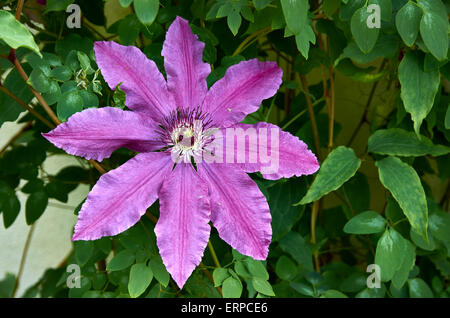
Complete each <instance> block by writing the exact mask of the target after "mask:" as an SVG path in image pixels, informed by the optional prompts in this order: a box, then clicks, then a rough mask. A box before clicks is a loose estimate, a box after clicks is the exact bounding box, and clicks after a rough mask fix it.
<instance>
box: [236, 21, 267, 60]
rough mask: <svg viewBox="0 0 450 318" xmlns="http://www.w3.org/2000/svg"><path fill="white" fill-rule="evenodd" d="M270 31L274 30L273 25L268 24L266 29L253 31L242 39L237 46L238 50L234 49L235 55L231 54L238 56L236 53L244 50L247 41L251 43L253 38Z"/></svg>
mask: <svg viewBox="0 0 450 318" xmlns="http://www.w3.org/2000/svg"><path fill="white" fill-rule="evenodd" d="M270 31H272V27H270V26H268V27H267V28H264V29H261V30H258V31H256V32H253V33H252V34H250V35H249V36H248V37H246V38H245V39H244V41H242V43H241V44H239V46H238V47H237V48H236V50H235V51H234V53H233V55H231V56H236V55H238V54H239V53H241V51H242V50H243V48H244V47H245V45H246V44H247V43H249V42H250V41H251V40H252V39H254V38H256V37H258V36H259V35H261V34H264V33H266V32H267V33H268V32H270Z"/></svg>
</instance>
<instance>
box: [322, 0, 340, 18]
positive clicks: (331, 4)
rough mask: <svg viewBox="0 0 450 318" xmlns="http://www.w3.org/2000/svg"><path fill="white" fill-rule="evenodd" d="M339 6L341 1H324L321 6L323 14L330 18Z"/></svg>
mask: <svg viewBox="0 0 450 318" xmlns="http://www.w3.org/2000/svg"><path fill="white" fill-rule="evenodd" d="M340 6H341V0H324V1H323V4H322V9H323V13H325V15H326V16H327V17H331V16H332V15H333V14H334V13H335V12H336V10H337V9H339V7H340Z"/></svg>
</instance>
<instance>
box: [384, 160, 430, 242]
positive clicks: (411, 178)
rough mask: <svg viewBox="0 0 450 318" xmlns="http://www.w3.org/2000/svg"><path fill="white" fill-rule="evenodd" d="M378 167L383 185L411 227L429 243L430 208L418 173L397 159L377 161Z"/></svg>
mask: <svg viewBox="0 0 450 318" xmlns="http://www.w3.org/2000/svg"><path fill="white" fill-rule="evenodd" d="M376 166H377V167H378V172H379V175H380V181H381V183H382V184H383V185H384V187H385V188H386V189H388V190H389V191H390V192H391V193H392V196H393V197H394V198H395V200H396V201H397V202H398V204H399V205H400V207H401V208H402V210H403V213H405V215H406V217H407V218H408V220H409V223H410V224H411V226H412V227H413V228H414V229H415V230H416V231H417V232H418V233H419V234H420V235H421V236H422V237H423V238H424V239H425V241H427V240H428V237H427V227H428V207H427V201H426V197H425V191H424V190H423V187H422V184H421V182H420V178H419V176H418V175H417V173H416V171H415V170H414V169H413V168H412V167H411V166H409V165H408V164H406V163H404V162H403V161H401V160H400V159H398V158H396V157H387V158H385V159H383V160H380V161H377V162H376Z"/></svg>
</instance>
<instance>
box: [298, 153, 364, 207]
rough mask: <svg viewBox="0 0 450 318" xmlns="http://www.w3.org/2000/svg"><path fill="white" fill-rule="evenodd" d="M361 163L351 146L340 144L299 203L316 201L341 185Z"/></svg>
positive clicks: (326, 160) (323, 164)
mask: <svg viewBox="0 0 450 318" xmlns="http://www.w3.org/2000/svg"><path fill="white" fill-rule="evenodd" d="M360 165H361V160H360V159H359V158H358V157H356V155H355V152H354V151H353V149H351V148H347V147H344V146H339V147H337V148H336V149H334V150H333V151H332V152H331V153H330V154H329V155H328V157H327V158H326V159H325V161H324V162H323V163H322V166H321V168H320V170H319V173H318V174H317V176H316V178H315V179H314V182H313V183H312V185H311V187H310V188H309V190H308V192H307V193H306V195H305V196H304V197H303V198H302V199H301V200H300V202H299V203H297V204H307V203H310V202H313V201H316V200H318V199H320V198H321V197H323V196H324V195H325V194H327V193H329V192H331V191H334V190H336V189H338V188H339V187H341V186H342V185H343V184H344V183H345V182H346V181H347V180H348V179H350V178H351V177H352V176H353V175H354V174H355V173H356V171H357V170H358V168H359V166H360Z"/></svg>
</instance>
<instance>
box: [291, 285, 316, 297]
mask: <svg viewBox="0 0 450 318" xmlns="http://www.w3.org/2000/svg"><path fill="white" fill-rule="evenodd" d="M290 286H291V287H292V288H294V289H295V290H296V291H297V292H299V293H300V294H302V295H304V296H310V297H314V295H315V294H314V289H313V287H312V286H310V285H307V284H304V283H291V285H290Z"/></svg>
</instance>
